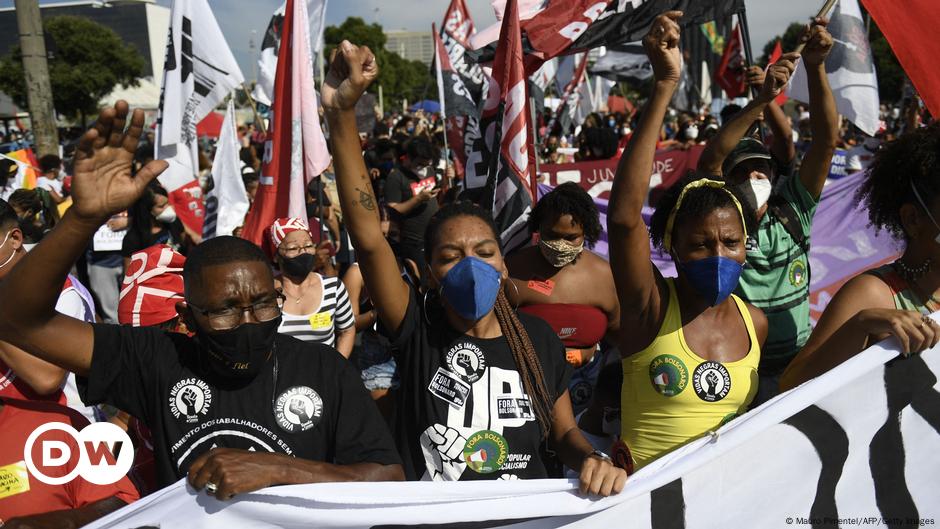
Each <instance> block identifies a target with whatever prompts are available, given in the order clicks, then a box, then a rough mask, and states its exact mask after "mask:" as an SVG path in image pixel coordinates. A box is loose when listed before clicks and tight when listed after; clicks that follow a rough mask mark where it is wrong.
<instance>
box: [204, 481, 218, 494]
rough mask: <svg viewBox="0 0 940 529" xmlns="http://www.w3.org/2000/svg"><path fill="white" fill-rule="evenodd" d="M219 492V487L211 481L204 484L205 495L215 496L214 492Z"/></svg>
mask: <svg viewBox="0 0 940 529" xmlns="http://www.w3.org/2000/svg"><path fill="white" fill-rule="evenodd" d="M217 490H219V486H218V485H216V484H215V483H212V482H211V481H210V482H209V483H206V493H207V494H211V495H213V496H215V493H216V491H217Z"/></svg>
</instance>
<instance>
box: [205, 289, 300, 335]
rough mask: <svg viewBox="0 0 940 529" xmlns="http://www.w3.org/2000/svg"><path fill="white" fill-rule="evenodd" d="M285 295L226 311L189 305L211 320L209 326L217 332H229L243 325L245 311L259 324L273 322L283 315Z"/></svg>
mask: <svg viewBox="0 0 940 529" xmlns="http://www.w3.org/2000/svg"><path fill="white" fill-rule="evenodd" d="M284 299H285V298H284V295H283V294H281V293H277V294H275V295H274V296H272V297H270V298H267V299H263V300H261V301H258V302H257V303H252V304H251V305H247V306H238V307H225V308H224V309H215V310H207V309H203V308H200V307H197V306H195V305H193V304H192V303H190V304H189V306H190V307H192V308H193V310H195V311H196V312H198V313H200V314H202V315H203V316H205V317H206V318H208V319H209V326H210V327H212V328H213V329H214V330H217V331H227V330H229V329H234V328H235V327H238V326H239V325H241V322H242V315H243V314H245V311H249V312H251V314H252V315H253V316H254V317H255V319H257V320H258V321H259V322H265V321H271V320H273V319H274V318H277V317H278V316H280V315H281V307H283V306H284Z"/></svg>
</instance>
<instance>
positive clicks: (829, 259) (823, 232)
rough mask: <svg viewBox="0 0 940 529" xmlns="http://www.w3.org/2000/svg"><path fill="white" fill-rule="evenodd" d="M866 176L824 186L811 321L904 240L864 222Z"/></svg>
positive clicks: (664, 268) (663, 257) (668, 266)
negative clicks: (859, 195) (859, 196)
mask: <svg viewBox="0 0 940 529" xmlns="http://www.w3.org/2000/svg"><path fill="white" fill-rule="evenodd" d="M866 175H867V173H865V172H858V173H855V174H852V175H848V176H846V177H843V178H840V179H838V180H829V181H828V182H827V184H826V187H825V189H824V190H823V194H822V198H821V200H820V202H819V207H818V208H817V210H816V216H815V218H814V219H813V231H812V236H811V239H810V240H811V248H810V257H809V260H810V270H811V271H812V284H811V294H810V305H811V312H812V318H813V322H814V323H815V321H816V319H818V317H819V315H820V314H822V311H823V310H824V309H825V308H826V305H828V303H829V300H831V299H832V296H834V295H835V293H836V292H837V291H838V290H839V288H840V287H841V286H842V285H843V284H844V283H845V282H846V281H848V280H849V279H851V278H852V277H854V276H856V275H858V274H859V273H860V272H863V271H865V270H868V269H870V268H874V267H875V266H878V265H880V264H882V263H885V262H887V261H891V260H893V259H894V258H895V257H896V256H897V255H898V254H899V253H900V251H901V250H902V248H903V243H901V242H898V241H895V240H894V239H892V238H891V237H890V236H889V235H888V234H887V233H885V232H882V233H875V229H874V228H872V227H871V226H869V222H868V211H867V210H866V209H865V208H864V207H863V206H862V205H861V204H859V203H858V202H857V201H856V199H855V193H856V191H857V190H858V188H859V186H860V185H861V183H862V180H863V179H864V178H865V176H866ZM551 190H552V188H551V187H549V186H546V185H539V196H540V197H541V196H542V195H544V194H545V193H547V192H549V191H551ZM594 203H595V204H597V209H598V210H599V211H600V216H601V226H602V228H603V231H602V232H601V237H600V240H599V241H598V242H597V245H596V246H595V247H594V250H593V251H594V253H596V254H598V255H600V256H601V257H603V258H604V259H607V258H608V246H607V200H605V199H600V198H595V199H594ZM652 215H653V208H652V207H649V206H646V207H644V208H643V220H644V221H645V222H646V224H647V226H649V221H650V217H652ZM651 252H652V253H651V255H652V261H653V264H655V265H656V267H657V268H658V269H659V271H660V272H662V274H663V275H664V276H666V277H669V276H675V274H676V269H675V265H674V264H673V262H672V258H671V257H670V256H669V255H668V254H665V253H663V252H660V251H659V250H657V249H655V248H652V245H651Z"/></svg>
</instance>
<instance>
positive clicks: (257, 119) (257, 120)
mask: <svg viewBox="0 0 940 529" xmlns="http://www.w3.org/2000/svg"><path fill="white" fill-rule="evenodd" d="M242 91H243V92H245V97H247V98H248V104H249V105H250V106H251V111H252V112H253V113H254V115H255V123H257V124H258V126H259V127H261V134H267V133H268V131H267V129H266V128H265V126H264V120H263V119H261V116H260V115H259V114H258V107H257V106H256V105H255V100H254V98H253V97H251V92H250V91H248V87H246V86H245V84H244V83H242Z"/></svg>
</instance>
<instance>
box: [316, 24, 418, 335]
mask: <svg viewBox="0 0 940 529" xmlns="http://www.w3.org/2000/svg"><path fill="white" fill-rule="evenodd" d="M378 75H379V66H378V64H376V62H375V56H374V55H373V54H372V52H371V51H370V50H369V48H367V47H365V46H363V47H358V46H355V45H353V44H350V43H349V41H343V42H342V43H341V44H340V45H339V47H338V48H337V49H336V51H335V52H334V53H333V56H332V57H331V59H330V70H329V73H328V74H327V76H326V82H325V83H324V84H323V92H322V94H321V96H322V100H323V108H324V114H325V115H326V121H327V123H328V124H329V127H330V147H331V150H332V153H333V166H334V167H335V169H336V189H337V192H338V193H339V202H340V207H341V208H342V210H343V213H344V215H343V220H344V222H345V223H346V229H348V230H349V235H350V236H351V237H352V239H353V243H354V244H355V246H356V252H357V253H358V255H359V266H360V267H362V276H363V278H365V283H366V288H368V289H369V294H370V295H371V296H372V303H373V304H374V305H375V307H376V309H377V310H378V312H379V318H381V320H382V324H383V325H384V326H385V328H386V329H389V330H392V331H393V332H394V330H397V329H398V328H399V327H400V326H401V322H402V321H403V320H404V319H405V311H406V310H408V299H409V296H408V285H406V284H405V282H404V281H403V280H402V278H401V274H399V272H398V263H397V261H396V260H395V254H394V253H393V252H392V248H391V246H389V244H388V241H386V240H385V237H384V236H383V235H382V228H381V225H380V224H379V211H378V205H379V202H378V200H376V199H375V194H374V193H373V192H372V182H371V180H370V179H369V172H368V171H367V170H366V164H365V161H364V160H363V159H362V147H361V145H360V143H359V131H358V130H357V128H356V113H355V106H356V101H358V100H359V97H360V96H361V95H362V93H363V92H364V91H365V89H366V88H367V87H368V86H369V84H370V83H372V81H374V80H375V78H376V77H378Z"/></svg>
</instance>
